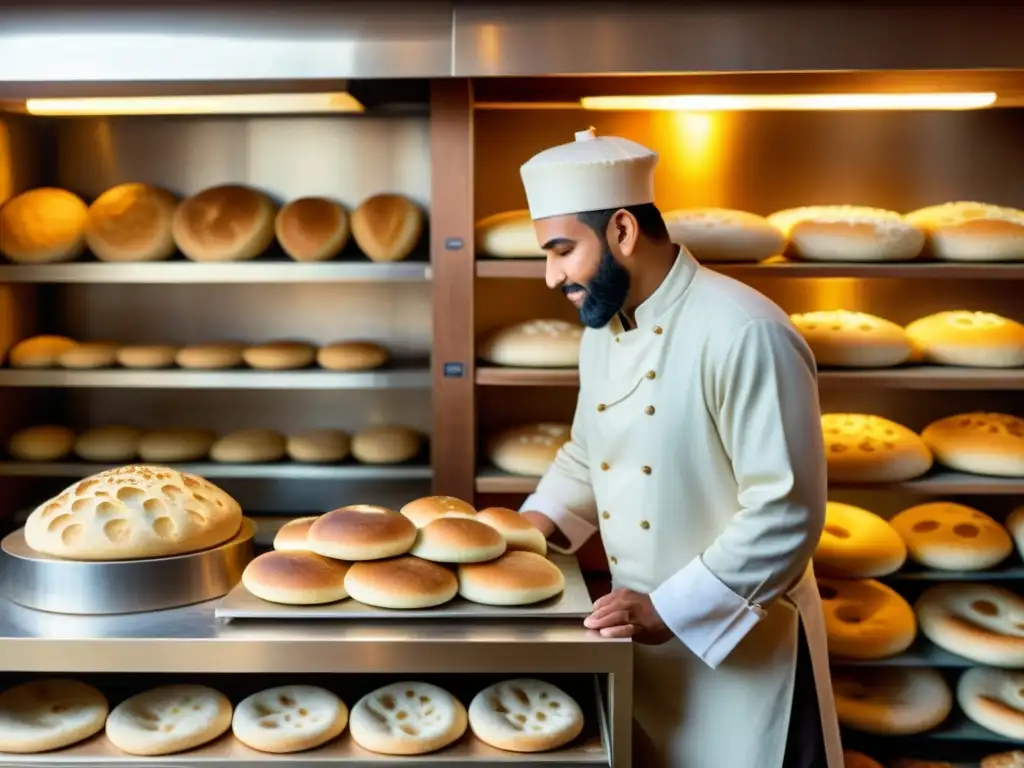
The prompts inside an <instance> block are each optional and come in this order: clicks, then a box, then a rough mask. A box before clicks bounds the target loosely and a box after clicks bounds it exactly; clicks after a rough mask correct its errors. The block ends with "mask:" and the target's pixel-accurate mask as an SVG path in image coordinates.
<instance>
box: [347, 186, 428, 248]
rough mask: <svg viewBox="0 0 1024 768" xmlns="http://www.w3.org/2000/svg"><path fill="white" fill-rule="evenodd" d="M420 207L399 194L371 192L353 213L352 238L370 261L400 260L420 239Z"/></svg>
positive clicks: (421, 225) (423, 219) (422, 220)
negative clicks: (371, 194)
mask: <svg viewBox="0 0 1024 768" xmlns="http://www.w3.org/2000/svg"><path fill="white" fill-rule="evenodd" d="M425 223H426V221H425V216H424V215H423V210H422V209H421V208H420V207H419V206H418V205H416V203H414V202H413V201H412V200H410V199H409V198H407V197H404V196H402V195H390V194H385V195H374V196H373V197H370V198H368V199H366V200H364V201H363V202H362V203H361V204H360V205H359V207H358V208H356V210H355V211H354V212H353V213H352V237H354V238H355V241H356V245H358V246H359V250H361V251H362V252H363V253H365V254H366V256H367V257H368V258H369V259H370V260H371V261H402V260H403V259H405V258H407V257H408V256H409V254H411V253H412V252H413V249H415V248H416V246H417V245H418V244H419V242H420V238H421V237H422V236H423V230H424V226H425Z"/></svg>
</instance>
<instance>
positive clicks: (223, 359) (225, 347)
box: [174, 341, 245, 371]
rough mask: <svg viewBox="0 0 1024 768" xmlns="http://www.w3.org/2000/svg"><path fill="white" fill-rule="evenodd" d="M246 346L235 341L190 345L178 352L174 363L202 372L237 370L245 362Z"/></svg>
mask: <svg viewBox="0 0 1024 768" xmlns="http://www.w3.org/2000/svg"><path fill="white" fill-rule="evenodd" d="M244 350H245V346H244V345H242V344H239V343H237V342H234V341H215V342H211V343H208V344H190V345H188V346H187V347H182V348H181V349H180V350H178V354H177V355H176V356H175V358H174V361H175V362H176V363H177V364H178V365H180V366H181V367H182V368H195V369H198V370H202V371H215V370H224V369H226V368H237V367H238V366H240V365H241V364H242V362H243V361H244V357H243V355H242V353H243V352H244Z"/></svg>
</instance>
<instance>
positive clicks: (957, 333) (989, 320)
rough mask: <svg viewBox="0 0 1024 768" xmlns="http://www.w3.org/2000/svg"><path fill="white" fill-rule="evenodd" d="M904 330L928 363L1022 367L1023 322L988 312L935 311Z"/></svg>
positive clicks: (978, 366)
mask: <svg viewBox="0 0 1024 768" xmlns="http://www.w3.org/2000/svg"><path fill="white" fill-rule="evenodd" d="M906 331H907V338H908V339H910V342H911V343H912V344H913V345H914V347H915V349H916V351H917V352H918V354H919V355H920V357H921V359H922V360H924V361H926V362H929V363H938V364H939V365H962V366H970V367H974V368H1016V367H1019V366H1024V325H1022V324H1021V323H1018V322H1016V321H1015V320H1010V319H1008V318H1005V317H1001V316H999V315H996V314H993V313H991V312H968V311H966V310H953V311H950V312H938V313H936V314H934V315H928V316H927V317H922V318H921V319H919V320H915V321H914V322H912V323H911V324H910V325H908V326H907V328H906Z"/></svg>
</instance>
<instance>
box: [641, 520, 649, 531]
mask: <svg viewBox="0 0 1024 768" xmlns="http://www.w3.org/2000/svg"><path fill="white" fill-rule="evenodd" d="M640 527H641V528H643V529H644V530H645V531H646V530H648V529H649V528H650V527H651V524H650V523H649V522H647V521H646V520H641V521H640Z"/></svg>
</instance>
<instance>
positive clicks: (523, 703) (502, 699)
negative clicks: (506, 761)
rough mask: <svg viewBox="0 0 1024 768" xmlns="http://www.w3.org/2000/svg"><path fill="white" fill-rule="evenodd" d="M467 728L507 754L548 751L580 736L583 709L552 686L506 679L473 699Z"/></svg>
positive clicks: (535, 681)
mask: <svg viewBox="0 0 1024 768" xmlns="http://www.w3.org/2000/svg"><path fill="white" fill-rule="evenodd" d="M469 727H470V730H472V732H473V735H474V736H476V737H477V738H478V739H480V741H482V742H483V743H484V744H489V745H490V746H492V747H496V748H498V749H503V750H505V751H506V752H548V751H550V750H553V749H558V748H559V747H564V746H565V745H566V744H568V743H569V742H571V741H572V740H573V739H575V738H576V737H577V736H579V735H580V732H582V730H583V710H582V709H580V705H579V704H577V703H576V700H575V699H573V698H572V697H571V696H569V695H568V694H567V693H565V691H563V690H562V689H561V688H558V687H557V686H554V685H552V684H551V683H548V682H545V681H543V680H534V679H530V678H520V679H515V680H505V681H503V682H500V683H495V684H494V685H490V686H488V687H487V688H484V689H483V690H482V691H480V693H478V694H477V695H476V696H474V697H473V700H472V701H471V702H470V704H469Z"/></svg>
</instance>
